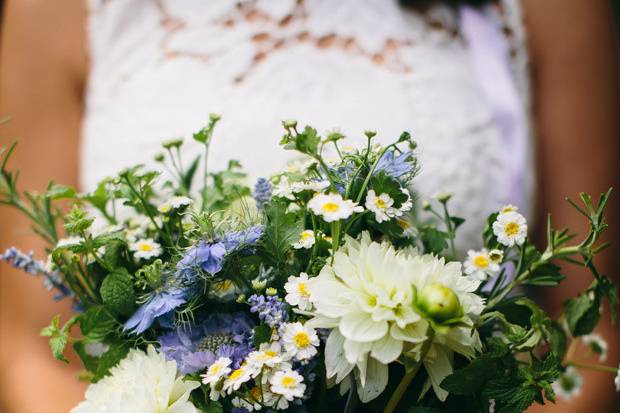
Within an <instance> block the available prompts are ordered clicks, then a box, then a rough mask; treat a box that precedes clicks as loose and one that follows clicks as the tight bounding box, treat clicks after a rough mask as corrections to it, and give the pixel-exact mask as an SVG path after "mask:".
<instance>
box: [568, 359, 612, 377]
mask: <svg viewBox="0 0 620 413" xmlns="http://www.w3.org/2000/svg"><path fill="white" fill-rule="evenodd" d="M566 364H567V365H568V366H573V367H578V368H581V369H589V370H596V371H602V372H605V373H612V374H617V373H618V369H617V368H616V367H611V366H601V365H600V364H588V363H578V362H576V361H569V362H568V363H566Z"/></svg>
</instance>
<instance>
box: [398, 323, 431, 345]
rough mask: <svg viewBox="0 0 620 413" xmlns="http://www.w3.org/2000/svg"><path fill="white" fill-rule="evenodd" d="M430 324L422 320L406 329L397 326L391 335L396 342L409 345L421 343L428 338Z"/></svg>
mask: <svg viewBox="0 0 620 413" xmlns="http://www.w3.org/2000/svg"><path fill="white" fill-rule="evenodd" d="M427 330H428V323H427V322H426V321H425V320H420V321H419V322H417V323H414V324H409V325H408V326H407V327H405V328H400V327H398V326H397V325H396V324H393V325H392V328H391V329H390V335H391V336H392V337H393V338H395V339H396V340H402V341H407V342H409V343H421V342H423V341H424V340H426V338H427V334H426V332H427Z"/></svg>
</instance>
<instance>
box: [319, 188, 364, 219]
mask: <svg viewBox="0 0 620 413" xmlns="http://www.w3.org/2000/svg"><path fill="white" fill-rule="evenodd" d="M308 208H310V210H312V212H314V214H315V215H319V216H321V217H323V220H324V221H325V222H334V221H338V220H341V219H347V218H349V217H350V216H351V215H353V213H354V212H363V211H364V208H362V207H361V206H358V205H357V204H356V203H355V202H353V201H351V200H349V199H347V200H345V199H342V196H340V194H316V195H315V196H314V198H312V199H311V200H310V202H308Z"/></svg>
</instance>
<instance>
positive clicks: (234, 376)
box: [229, 367, 243, 380]
mask: <svg viewBox="0 0 620 413" xmlns="http://www.w3.org/2000/svg"><path fill="white" fill-rule="evenodd" d="M242 374H243V368H242V367H241V368H238V369H237V370H235V371H233V372H232V373H230V377H229V379H230V380H237V379H238V378H239V377H241V375H242Z"/></svg>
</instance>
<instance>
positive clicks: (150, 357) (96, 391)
mask: <svg viewBox="0 0 620 413" xmlns="http://www.w3.org/2000/svg"><path fill="white" fill-rule="evenodd" d="M110 373H111V374H110V375H109V376H106V377H104V378H103V379H101V380H100V381H98V382H97V383H94V384H91V385H90V386H89V387H88V390H86V400H84V401H83V402H81V403H80V404H79V405H78V406H76V407H75V408H73V410H71V413H124V412H162V413H198V409H196V407H195V406H194V405H193V404H192V403H191V402H190V401H189V395H190V393H191V391H192V390H193V389H195V388H197V387H199V386H200V383H198V382H196V381H189V380H184V379H183V378H182V377H177V365H176V362H174V361H167V360H166V358H165V357H164V355H163V354H161V353H158V352H157V351H156V350H155V348H154V347H153V346H149V348H148V350H147V352H146V353H144V352H143V351H140V350H135V349H133V350H130V352H129V354H128V355H127V357H126V358H125V359H123V360H122V361H121V362H120V363H119V364H118V365H117V366H116V367H113V368H112V369H111V370H110Z"/></svg>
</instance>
